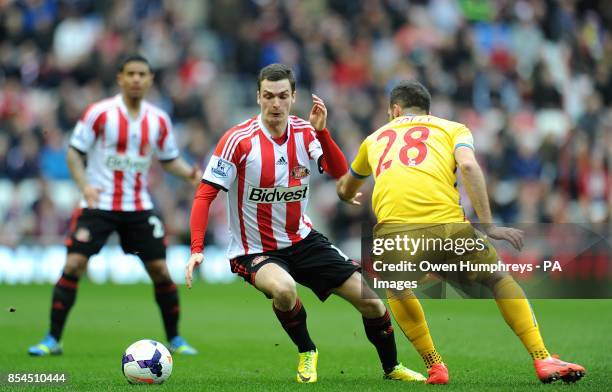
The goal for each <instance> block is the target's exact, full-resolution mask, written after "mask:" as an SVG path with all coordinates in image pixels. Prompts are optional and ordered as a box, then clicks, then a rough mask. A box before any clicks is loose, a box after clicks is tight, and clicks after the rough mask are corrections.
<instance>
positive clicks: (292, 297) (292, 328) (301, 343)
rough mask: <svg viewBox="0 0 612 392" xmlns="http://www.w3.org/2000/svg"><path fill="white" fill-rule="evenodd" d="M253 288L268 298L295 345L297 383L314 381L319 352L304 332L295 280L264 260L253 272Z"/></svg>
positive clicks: (304, 326)
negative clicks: (264, 263) (254, 272)
mask: <svg viewBox="0 0 612 392" xmlns="http://www.w3.org/2000/svg"><path fill="white" fill-rule="evenodd" d="M255 287H256V288H257V289H258V290H259V291H261V292H263V293H264V294H266V295H267V296H268V297H270V298H272V308H273V309H274V313H275V314H276V317H277V318H278V321H280V323H281V325H282V326H283V329H284V330H285V331H286V332H287V334H288V335H289V337H290V338H291V340H292V341H293V343H295V345H296V346H297V348H298V352H299V362H298V369H297V375H296V380H297V382H300V383H313V382H316V381H317V361H318V357H319V353H318V351H317V348H316V346H315V344H314V342H313V341H312V339H310V335H309V334H308V327H307V326H306V309H304V306H302V302H301V301H300V299H299V298H298V296H297V291H296V287H295V281H294V280H293V278H292V277H291V275H289V273H288V272H287V271H285V270H284V269H283V268H281V267H280V266H278V265H276V264H274V263H267V264H266V265H264V266H262V267H261V268H260V269H259V270H258V271H257V274H256V275H255Z"/></svg>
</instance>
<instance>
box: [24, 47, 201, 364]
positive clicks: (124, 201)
mask: <svg viewBox="0 0 612 392" xmlns="http://www.w3.org/2000/svg"><path fill="white" fill-rule="evenodd" d="M117 82H118V84H119V87H120V89H121V93H120V94H118V95H116V96H114V97H111V98H108V99H106V100H103V101H100V102H96V103H94V104H93V105H91V106H90V107H89V108H88V109H87V110H86V111H85V113H84V115H83V117H82V118H81V119H80V121H79V122H78V123H77V125H76V127H75V129H74V132H73V134H72V137H71V139H70V148H69V150H68V165H69V167H70V172H71V173H72V177H73V178H74V181H75V182H76V184H77V186H78V187H79V189H80V190H81V192H82V193H83V198H82V200H81V208H80V209H78V210H77V211H76V213H75V215H74V216H73V220H72V224H71V228H70V233H69V236H68V238H67V240H66V246H67V248H68V256H67V260H66V265H65V266H64V271H63V274H62V277H61V278H60V279H59V281H58V282H57V284H56V286H55V289H54V291H53V300H52V306H51V329H50V331H49V333H48V334H47V336H45V338H44V339H43V341H42V342H41V343H39V344H37V345H35V346H32V347H30V349H29V353H30V354H31V355H39V356H40V355H48V354H60V353H61V352H62V349H61V346H60V344H59V340H60V339H61V336H62V332H63V329H64V325H65V322H66V318H67V316H68V312H69V311H70V309H71V307H72V305H73V304H74V301H75V297H76V291H77V288H78V281H79V278H80V277H81V275H82V274H83V272H85V270H86V269H87V261H88V260H89V257H90V256H92V255H93V254H96V253H98V252H99V251H100V249H101V248H102V246H104V244H105V243H106V240H107V239H108V237H109V235H110V234H111V233H112V232H115V231H116V232H117V233H118V234H119V238H120V240H121V247H122V248H123V250H124V251H125V252H126V253H132V254H135V255H138V257H140V259H141V260H142V261H143V263H144V266H145V268H146V270H147V272H148V274H149V276H150V277H151V280H152V281H153V284H154V286H155V299H156V301H157V304H158V305H159V308H160V310H161V314H162V318H163V321H164V327H165V329H166V335H167V338H168V341H169V342H170V349H171V350H172V351H174V352H178V353H184V354H195V353H196V350H195V349H194V348H193V347H191V346H190V345H189V344H187V342H186V341H185V339H183V338H182V337H181V336H180V335H179V334H178V319H179V301H178V293H177V290H176V286H175V284H174V282H173V281H172V279H171V277H170V274H169V272H168V268H167V266H166V260H165V258H166V245H165V242H164V227H163V224H162V222H161V220H160V219H159V218H158V217H157V216H156V215H155V214H154V213H153V204H152V202H151V197H150V196H149V192H148V190H147V174H148V172H149V166H150V164H151V159H152V157H153V156H155V157H156V158H157V159H158V160H160V162H161V164H162V167H163V168H164V169H165V170H166V171H168V172H170V173H172V174H174V175H175V176H178V177H181V178H183V179H185V180H186V181H189V182H191V183H193V184H194V185H195V186H197V184H198V183H199V180H200V177H201V175H202V172H201V170H199V169H198V168H197V167H190V166H189V165H188V164H187V163H186V162H185V161H184V160H183V159H182V158H181V157H180V156H179V150H178V148H177V146H176V142H175V140H174V135H173V133H172V124H171V122H170V118H169V117H168V115H167V114H166V113H165V112H164V111H163V110H161V109H160V108H158V107H156V106H153V105H152V104H150V103H148V102H147V101H144V100H143V98H144V95H145V94H146V92H147V90H148V89H149V87H150V86H151V84H152V82H153V73H152V72H151V68H150V66H149V63H148V62H147V60H146V59H145V58H144V57H142V56H139V55H133V56H130V57H127V58H126V59H125V60H124V61H123V62H122V63H121V66H120V68H119V72H118V74H117ZM85 157H86V159H87V161H86V162H87V163H86V164H85V162H84V158H85Z"/></svg>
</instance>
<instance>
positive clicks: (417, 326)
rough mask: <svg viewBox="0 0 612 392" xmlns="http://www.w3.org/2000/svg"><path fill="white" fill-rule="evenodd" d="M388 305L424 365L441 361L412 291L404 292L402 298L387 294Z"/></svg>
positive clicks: (419, 304)
mask: <svg viewBox="0 0 612 392" xmlns="http://www.w3.org/2000/svg"><path fill="white" fill-rule="evenodd" d="M389 307H390V308H391V312H392V313H393V317H394V318H395V321H397V323H398V324H399V326H400V328H401V329H402V332H404V335H406V337H407V338H408V339H409V340H410V342H411V343H412V345H413V346H414V348H415V349H416V350H417V351H418V353H419V354H420V355H421V358H423V362H425V366H427V367H428V368H430V367H431V366H432V365H435V364H437V363H442V357H441V356H440V354H439V353H438V351H437V350H436V348H435V347H434V344H433V341H432V339H431V335H430V334H429V327H428V326H427V321H426V320H425V313H423V308H422V307H421V303H420V302H419V300H418V299H417V298H416V296H415V295H414V293H410V294H404V295H403V296H402V298H396V297H394V296H389Z"/></svg>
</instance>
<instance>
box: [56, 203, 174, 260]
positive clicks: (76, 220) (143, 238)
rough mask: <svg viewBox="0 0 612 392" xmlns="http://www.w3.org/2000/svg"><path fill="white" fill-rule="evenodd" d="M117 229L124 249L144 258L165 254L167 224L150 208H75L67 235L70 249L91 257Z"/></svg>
mask: <svg viewBox="0 0 612 392" xmlns="http://www.w3.org/2000/svg"><path fill="white" fill-rule="evenodd" d="M114 231H116V232H117V234H119V239H120V243H121V248H122V249H123V251H124V252H125V253H131V254H133V255H136V256H138V257H140V259H141V260H142V261H143V262H147V261H152V260H157V259H165V258H166V244H165V239H164V226H163V223H162V221H161V220H160V219H159V218H158V217H157V216H156V215H155V214H154V213H153V211H151V210H147V211H104V210H97V209H88V208H83V209H78V210H76V211H75V213H74V215H73V216H72V222H71V224H70V231H69V233H68V237H67V238H66V246H67V248H68V253H80V254H82V255H85V256H87V257H90V256H92V255H94V254H96V253H98V252H99V251H100V249H102V247H103V246H104V244H105V243H106V241H107V239H108V237H109V236H110V235H111V234H112V233H113V232H114Z"/></svg>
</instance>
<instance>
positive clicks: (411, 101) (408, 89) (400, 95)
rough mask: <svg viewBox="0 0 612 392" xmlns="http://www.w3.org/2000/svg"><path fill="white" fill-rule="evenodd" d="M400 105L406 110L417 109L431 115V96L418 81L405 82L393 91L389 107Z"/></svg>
mask: <svg viewBox="0 0 612 392" xmlns="http://www.w3.org/2000/svg"><path fill="white" fill-rule="evenodd" d="M394 104H398V105H400V106H401V107H402V109H404V108H410V107H417V108H420V109H423V110H424V111H425V112H427V113H429V106H430V105H431V94H429V91H427V88H425V86H423V85H422V84H421V83H419V82H418V81H416V80H404V81H401V82H400V83H399V84H398V85H397V86H395V87H394V88H393V90H391V94H390V100H389V106H393V105H394Z"/></svg>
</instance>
